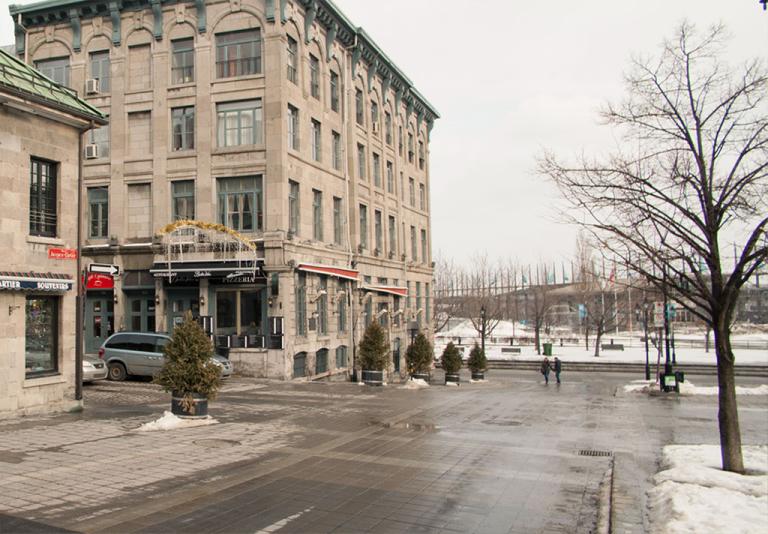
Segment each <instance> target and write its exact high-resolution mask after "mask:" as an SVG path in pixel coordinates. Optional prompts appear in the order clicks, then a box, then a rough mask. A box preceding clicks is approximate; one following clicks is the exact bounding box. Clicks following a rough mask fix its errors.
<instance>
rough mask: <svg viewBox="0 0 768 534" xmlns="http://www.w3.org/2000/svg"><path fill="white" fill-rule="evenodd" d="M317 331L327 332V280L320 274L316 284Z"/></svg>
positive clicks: (319, 332)
mask: <svg viewBox="0 0 768 534" xmlns="http://www.w3.org/2000/svg"><path fill="white" fill-rule="evenodd" d="M317 293H318V297H317V309H316V310H315V312H316V313H317V333H318V334H321V335H324V334H327V333H328V280H327V278H326V277H325V276H321V277H320V278H319V280H318V284H317Z"/></svg>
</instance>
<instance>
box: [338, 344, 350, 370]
mask: <svg viewBox="0 0 768 534" xmlns="http://www.w3.org/2000/svg"><path fill="white" fill-rule="evenodd" d="M346 366H347V346H346V345H339V346H338V347H336V369H343V368H344V367H346Z"/></svg>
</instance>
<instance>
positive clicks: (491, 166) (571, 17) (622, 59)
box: [0, 0, 768, 263]
mask: <svg viewBox="0 0 768 534" xmlns="http://www.w3.org/2000/svg"><path fill="white" fill-rule="evenodd" d="M17 3H29V2H28V1H24V0H21V1H19V0H17ZM335 3H336V4H337V5H338V6H339V7H340V8H341V10H342V11H343V12H344V13H345V14H346V15H347V17H348V18H349V19H350V20H351V21H352V22H353V23H354V24H356V25H358V26H362V27H363V28H365V30H366V32H367V33H368V34H369V35H370V36H371V37H372V38H373V39H374V40H375V41H376V42H377V43H378V44H379V46H380V47H381V49H382V50H384V52H385V53H386V54H387V55H388V56H389V57H390V58H391V59H392V60H393V61H395V63H396V64H397V65H398V67H400V69H401V70H402V71H403V72H404V73H405V74H406V75H407V76H408V77H409V78H410V79H411V80H412V81H413V82H414V84H415V85H416V87H417V89H418V90H419V91H420V92H421V94H423V95H424V96H425V97H426V98H427V99H428V100H429V101H430V102H431V103H432V105H434V106H435V107H436V108H437V110H438V111H439V112H440V115H441V118H440V119H439V120H438V121H437V122H436V124H435V127H434V129H433V130H432V139H431V142H430V163H431V181H432V199H431V200H432V233H433V253H434V254H435V255H437V254H438V253H440V254H441V255H442V256H444V257H451V258H454V259H455V260H457V261H459V262H461V263H466V262H468V261H469V259H470V258H471V257H472V256H473V255H474V254H475V253H477V252H480V253H482V252H487V253H488V255H489V256H491V257H494V258H496V257H499V258H506V257H511V258H516V259H518V260H519V261H521V262H536V261H538V260H547V261H550V260H554V261H559V260H560V259H568V258H570V257H571V256H572V254H573V251H574V244H573V242H574V236H575V230H574V229H573V228H571V227H568V226H565V225H563V224H560V223H558V222H557V221H556V217H555V204H556V202H557V192H556V191H555V190H554V189H553V188H552V186H550V185H549V184H548V183H546V182H545V181H544V180H543V179H542V178H541V177H540V176H538V175H536V173H535V170H534V169H535V158H536V156H537V155H538V154H540V153H541V151H542V150H543V149H544V148H546V149H550V150H553V151H555V152H556V153H558V154H559V155H561V156H572V155H578V154H580V153H581V152H582V151H584V152H586V153H590V154H599V153H605V152H607V151H609V150H611V148H612V147H613V146H615V144H616V143H617V139H616V138H615V137H614V136H613V132H611V130H609V129H608V128H606V127H603V126H600V125H599V124H598V120H597V110H598V108H599V107H600V105H601V104H602V103H604V102H605V101H606V100H618V99H620V98H621V96H622V94H623V86H622V73H623V71H624V70H625V69H626V68H627V65H628V60H629V58H630V57H631V56H632V55H633V54H652V53H655V52H656V51H657V50H658V46H659V43H660V42H661V41H662V39H663V38H664V37H666V36H670V35H671V34H672V33H673V32H674V30H675V27H676V26H678V25H679V23H680V22H681V21H682V20H683V19H685V18H687V19H688V20H690V21H691V22H693V23H695V24H696V25H698V26H699V27H701V28H705V27H707V26H709V25H711V24H713V23H718V22H722V23H724V24H725V25H726V27H727V28H728V29H729V31H730V33H731V35H732V39H731V41H730V47H729V51H730V56H731V58H732V60H733V61H734V62H741V61H743V60H745V59H748V58H752V57H756V56H760V57H762V58H763V59H768V12H764V11H763V10H762V7H761V6H760V4H759V1H758V0H582V1H579V2H576V1H573V0H551V1H547V2H542V1H535V0H525V1H522V0H506V1H504V0H493V1H491V0H479V1H476V2H467V1H466V0H464V1H458V0H388V1H387V2H378V1H373V0H335ZM8 4H9V2H8V0H0V6H2V10H1V13H2V25H0V36H1V37H0V41H1V43H0V44H9V43H11V42H12V41H13V27H12V24H11V19H10V16H9V15H8Z"/></svg>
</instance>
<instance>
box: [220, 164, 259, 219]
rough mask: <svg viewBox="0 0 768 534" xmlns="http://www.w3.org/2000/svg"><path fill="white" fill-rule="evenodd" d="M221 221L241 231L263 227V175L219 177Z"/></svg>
mask: <svg viewBox="0 0 768 534" xmlns="http://www.w3.org/2000/svg"><path fill="white" fill-rule="evenodd" d="M217 185H218V204H219V205H218V208H219V223H220V224H223V225H224V226H227V227H229V228H231V229H233V230H237V231H239V232H252V231H254V230H261V229H262V217H263V207H262V177H261V175H256V176H243V177H237V178H219V179H218V181H217Z"/></svg>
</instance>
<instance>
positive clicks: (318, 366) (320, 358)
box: [315, 349, 328, 375]
mask: <svg viewBox="0 0 768 534" xmlns="http://www.w3.org/2000/svg"><path fill="white" fill-rule="evenodd" d="M327 370H328V349H320V350H318V351H317V353H316V354H315V374H316V375H319V374H320V373H324V372H326V371H327Z"/></svg>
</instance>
